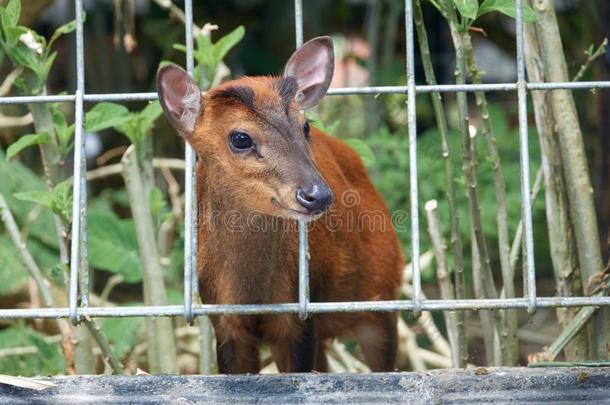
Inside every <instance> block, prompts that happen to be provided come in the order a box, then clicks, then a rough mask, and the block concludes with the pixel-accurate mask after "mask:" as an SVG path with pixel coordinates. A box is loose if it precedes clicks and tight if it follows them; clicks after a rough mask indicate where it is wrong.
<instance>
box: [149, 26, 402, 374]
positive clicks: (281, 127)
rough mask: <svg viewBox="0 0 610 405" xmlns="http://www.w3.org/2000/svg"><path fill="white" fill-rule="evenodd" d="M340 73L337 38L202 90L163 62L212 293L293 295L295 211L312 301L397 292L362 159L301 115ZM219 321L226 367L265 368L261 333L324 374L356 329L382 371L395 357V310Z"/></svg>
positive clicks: (203, 287) (395, 271) (273, 298)
mask: <svg viewBox="0 0 610 405" xmlns="http://www.w3.org/2000/svg"><path fill="white" fill-rule="evenodd" d="M331 76H332V44H330V40H329V39H327V38H317V39H314V40H312V41H310V42H308V43H307V44H305V45H304V46H303V47H302V48H300V49H299V50H298V51H297V52H295V54H294V55H293V56H292V57H291V59H290V61H289V62H288V64H287V66H286V69H285V71H284V76H283V77H280V78H274V77H257V78H248V77H246V78H242V79H238V80H234V81H230V82H227V83H225V84H222V85H221V86H219V87H217V88H215V89H213V90H211V91H210V92H208V93H207V94H206V95H205V96H203V97H201V96H199V98H198V99H197V97H195V96H194V95H193V94H192V93H193V92H194V91H195V90H193V88H192V87H193V86H194V83H191V82H192V79H190V77H189V76H188V75H186V73H185V72H184V71H182V70H181V69H180V68H178V67H176V66H172V67H170V68H164V69H162V70H161V71H160V72H159V79H158V88H159V95H160V100H161V104H162V106H163V108H164V110H165V113H166V115H167V116H168V119H169V120H170V122H171V123H172V124H173V125H174V127H176V129H177V130H178V133H179V134H181V135H182V136H183V137H184V138H185V139H186V140H187V141H188V142H190V143H191V145H192V146H193V148H194V149H195V150H196V151H197V152H198V154H199V157H200V160H199V163H198V167H197V174H198V177H197V195H198V202H199V213H198V219H199V220H198V245H199V251H198V277H199V290H200V294H201V297H202V300H203V301H204V302H205V303H208V304H269V303H287V302H296V301H297V300H298V224H297V220H299V219H301V220H306V221H308V222H309V231H310V232H309V252H310V266H309V268H310V296H311V301H312V302H331V301H365V300H366V301H369V300H392V299H397V298H398V290H399V286H400V282H401V277H402V268H403V257H402V253H401V250H400V244H399V242H398V238H397V236H396V233H395V231H394V229H393V227H392V224H391V218H390V215H389V213H388V210H387V208H386V206H385V204H384V203H383V200H382V198H381V196H380V195H379V193H378V192H377V191H376V190H375V188H374V186H373V185H372V183H371V181H370V180H369V178H368V176H367V174H366V171H365V168H364V166H363V165H362V162H361V161H360V158H359V157H358V155H357V154H356V153H355V152H354V151H353V150H352V149H351V148H350V147H348V146H347V145H345V144H344V143H342V142H341V141H339V140H337V139H335V138H332V137H330V136H328V135H326V134H324V133H323V132H321V131H319V130H317V129H315V128H311V129H310V128H309V127H308V125H307V124H305V121H304V118H303V116H302V114H301V113H300V110H302V109H304V108H308V107H310V106H311V105H312V103H313V105H315V104H317V102H318V101H319V100H320V99H321V98H322V96H323V95H324V94H325V93H326V90H327V88H328V85H329V83H330V77H331ZM189 80H190V81H191V82H189ZM195 88H196V86H195ZM197 94H199V93H198V90H197ZM193 100H195V101H193ZM333 197H334V198H333ZM329 207H330V208H329ZM212 322H213V325H214V330H215V333H216V338H217V357H218V365H219V369H220V371H221V372H222V373H256V372H259V371H260V364H259V355H258V350H259V346H260V344H261V343H266V344H269V346H270V348H271V352H272V356H273V359H274V360H275V361H276V363H277V365H278V368H279V370H280V371H292V372H303V371H311V370H318V371H325V370H326V368H327V367H326V358H325V355H324V347H325V344H326V342H327V341H328V340H329V339H332V338H335V337H341V336H346V335H355V336H356V337H357V338H358V340H359V343H360V345H361V349H362V352H363V354H364V357H365V359H366V361H367V363H368V364H369V366H370V367H371V368H372V369H373V370H374V371H390V370H392V369H393V367H394V361H395V355H396V345H397V342H396V314H395V313H354V314H341V313H337V314H315V315H312V316H310V317H309V318H308V319H307V320H305V321H302V320H300V319H299V318H298V316H297V315H296V314H280V315H245V316H235V315H218V316H213V317H212Z"/></svg>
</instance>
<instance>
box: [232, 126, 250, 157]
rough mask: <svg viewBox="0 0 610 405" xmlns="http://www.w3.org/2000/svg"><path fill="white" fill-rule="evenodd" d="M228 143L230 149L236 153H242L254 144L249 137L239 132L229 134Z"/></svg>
mask: <svg viewBox="0 0 610 405" xmlns="http://www.w3.org/2000/svg"><path fill="white" fill-rule="evenodd" d="M229 143H230V144H231V148H233V150H235V151H237V152H244V151H246V150H248V149H250V148H252V146H254V142H252V138H250V135H248V134H246V133H245V132H239V131H238V132H233V133H231V135H230V136H229Z"/></svg>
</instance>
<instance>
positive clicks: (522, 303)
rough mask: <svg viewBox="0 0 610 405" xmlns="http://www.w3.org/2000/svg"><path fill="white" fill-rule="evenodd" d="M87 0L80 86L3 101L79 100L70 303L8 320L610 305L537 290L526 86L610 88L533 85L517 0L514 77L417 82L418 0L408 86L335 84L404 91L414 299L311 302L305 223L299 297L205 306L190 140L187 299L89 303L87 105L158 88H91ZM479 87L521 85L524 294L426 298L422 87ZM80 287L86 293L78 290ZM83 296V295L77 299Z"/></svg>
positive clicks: (408, 17)
mask: <svg viewBox="0 0 610 405" xmlns="http://www.w3.org/2000/svg"><path fill="white" fill-rule="evenodd" d="M82 3H83V2H82V0H75V2H74V4H75V11H76V72H77V80H76V84H77V86H76V92H75V94H70V95H47V96H33V97H4V98H0V104H26V103H48V102H74V106H75V142H74V145H75V148H74V177H73V178H74V191H73V194H74V200H73V209H72V242H71V243H72V246H71V265H70V284H69V306H68V307H67V308H29V309H0V319H7V318H12V319H16V318H70V320H71V321H72V322H73V323H75V324H76V323H78V322H79V321H80V320H82V319H83V317H134V316H183V317H184V318H185V319H186V321H187V322H192V321H193V319H194V318H195V317H196V316H201V315H212V314H272V313H298V314H299V316H300V317H302V318H304V317H307V315H308V314H313V313H329V312H358V311H402V310H411V311H415V312H419V311H443V310H479V309H507V308H520V309H527V310H528V311H529V312H530V313H533V312H534V311H535V310H536V308H549V307H576V306H601V305H610V297H604V296H598V297H538V296H537V295H536V277H535V276H536V273H535V268H534V246H533V236H532V209H531V200H530V192H531V190H530V181H529V179H530V173H529V153H528V147H527V145H528V131H527V129H528V128H527V126H528V124H527V92H528V90H553V89H575V90H576V89H596V88H606V89H607V88H610V82H578V83H572V82H564V83H527V82H526V79H525V62H524V31H523V14H522V11H521V10H522V4H523V0H517V1H516V28H517V29H516V32H517V72H518V78H517V82H516V83H494V84H463V85H434V86H429V85H416V84H415V69H414V66H415V59H414V35H413V18H412V16H413V12H412V11H413V10H412V0H405V26H406V30H405V35H406V77H407V85H406V86H376V87H344V88H332V89H330V90H329V92H328V94H329V95H335V96H341V95H348V94H358V95H371V94H392V93H396V94H405V93H406V95H407V108H408V138H409V178H410V203H411V220H412V222H411V243H412V246H411V248H412V249H411V251H412V257H411V263H412V266H411V269H412V283H413V296H412V299H410V300H395V301H361V302H309V288H308V285H309V282H308V280H309V271H308V259H307V227H306V224H305V223H300V224H299V302H298V303H283V304H263V305H209V304H208V305H206V304H200V305H197V304H194V303H193V296H196V290H195V286H196V283H194V282H193V280H194V275H195V271H194V270H195V269H194V267H195V266H196V263H197V260H196V252H197V247H196V243H197V238H196V235H197V232H196V214H197V212H196V207H197V204H196V201H195V193H194V184H195V171H194V164H195V160H196V157H195V154H194V152H193V150H192V149H191V147H190V146H188V145H187V146H186V150H185V159H186V176H185V179H186V180H185V250H184V263H185V266H184V305H165V306H130V307H120V306H119V307H90V306H89V287H88V275H87V273H88V272H87V271H86V269H88V260H87V226H86V215H87V179H86V176H85V174H86V173H85V169H86V164H85V163H86V162H85V153H84V147H85V136H84V132H83V117H84V110H83V104H84V103H85V102H89V103H95V102H100V101H130V100H155V99H156V98H157V94H156V93H113V94H86V93H85V65H84V55H83V51H84V38H83V19H82ZM184 12H185V17H186V24H185V26H186V30H185V34H186V50H187V52H186V66H187V70H188V71H189V72H190V73H192V72H193V67H194V62H193V35H192V27H193V10H192V0H185V9H184ZM294 15H295V34H296V35H295V36H296V46H297V47H298V46H300V45H301V44H302V43H303V4H302V0H295V1H294ZM475 91H516V92H517V94H518V108H519V110H518V111H519V145H520V176H521V207H522V217H523V224H524V233H523V235H524V244H523V248H524V266H525V267H524V268H525V269H526V270H525V271H524V277H525V280H526V283H525V285H524V287H525V288H524V290H525V294H524V296H523V297H522V298H512V299H460V300H437V299H422V294H421V277H420V264H419V251H420V243H419V236H420V235H419V221H418V217H419V216H418V188H417V187H418V179H417V142H416V141H417V139H416V133H417V132H416V125H417V123H416V103H415V96H416V94H417V93H429V92H451V93H456V92H475ZM79 290H80V291H79ZM79 297H80V299H79Z"/></svg>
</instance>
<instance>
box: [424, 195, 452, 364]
mask: <svg viewBox="0 0 610 405" xmlns="http://www.w3.org/2000/svg"><path fill="white" fill-rule="evenodd" d="M437 207H438V203H437V202H436V200H430V201H427V202H426V204H425V205H424V210H425V211H426V219H427V222H428V234H429V235H430V240H431V242H432V247H433V249H434V256H435V258H436V277H437V279H438V285H439V287H440V290H441V297H442V298H443V299H446V300H452V299H454V298H455V295H454V293H453V291H454V289H453V283H452V282H451V279H450V278H449V266H448V264H447V255H446V251H447V246H446V245H445V241H444V240H443V235H442V232H441V226H440V221H439V219H438V213H437ZM443 316H444V317H445V324H446V325H447V336H448V337H449V343H450V344H451V360H452V365H453V367H460V355H459V354H460V353H459V351H458V342H457V317H456V312H455V311H450V312H448V311H444V312H443Z"/></svg>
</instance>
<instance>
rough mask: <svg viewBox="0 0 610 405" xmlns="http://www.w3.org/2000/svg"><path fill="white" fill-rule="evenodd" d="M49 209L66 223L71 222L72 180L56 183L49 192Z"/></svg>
mask: <svg viewBox="0 0 610 405" xmlns="http://www.w3.org/2000/svg"><path fill="white" fill-rule="evenodd" d="M51 209H52V210H53V212H54V213H56V214H57V215H59V216H61V217H62V218H63V220H64V221H65V222H66V223H70V222H72V180H71V179H67V180H64V181H62V182H61V183H57V185H55V187H54V188H53V191H52V192H51Z"/></svg>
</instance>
